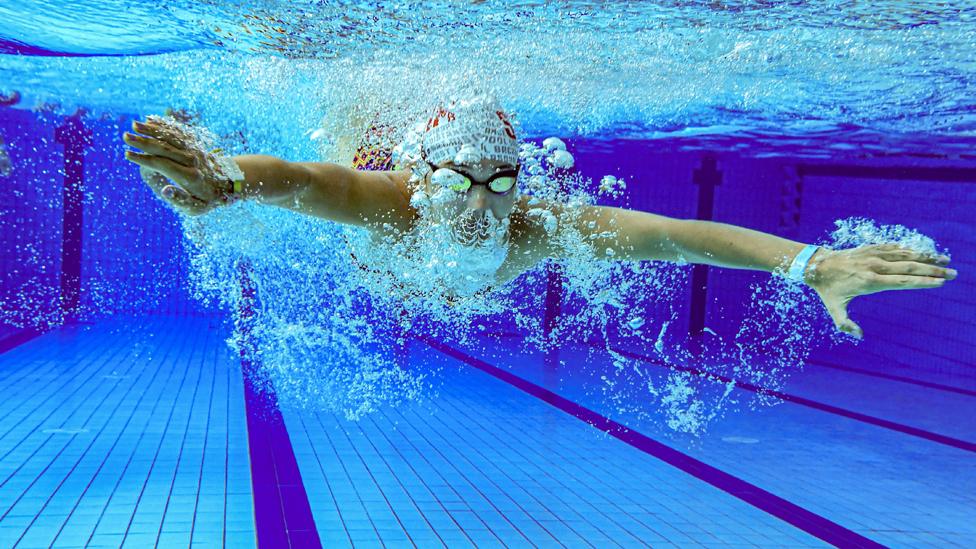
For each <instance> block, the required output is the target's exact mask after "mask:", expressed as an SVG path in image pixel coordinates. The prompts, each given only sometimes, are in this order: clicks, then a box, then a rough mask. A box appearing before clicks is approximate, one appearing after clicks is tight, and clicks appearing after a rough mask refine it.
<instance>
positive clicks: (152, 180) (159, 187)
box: [139, 166, 169, 196]
mask: <svg viewBox="0 0 976 549" xmlns="http://www.w3.org/2000/svg"><path fill="white" fill-rule="evenodd" d="M139 176H140V177H142V180H143V181H145V182H146V184H147V185H149V188H150V189H152V190H153V192H154V193H156V194H157V195H159V196H162V191H163V187H165V186H166V185H169V179H166V176H165V175H163V174H161V173H159V172H155V171H153V170H150V169H149V168H146V167H144V166H140V167H139Z"/></svg>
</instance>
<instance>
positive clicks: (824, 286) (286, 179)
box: [123, 98, 956, 338]
mask: <svg viewBox="0 0 976 549" xmlns="http://www.w3.org/2000/svg"><path fill="white" fill-rule="evenodd" d="M419 128H420V130H419V131H420V137H419V141H420V147H419V153H420V157H419V158H414V159H413V160H412V164H411V165H410V166H407V167H401V168H400V169H388V170H386V171H362V170H356V169H353V168H351V167H345V166H342V165H338V164H334V163H323V162H289V161H285V160H282V159H279V158H275V157H271V156H263V155H245V156H236V157H234V158H233V159H232V160H233V162H234V163H235V164H236V167H239V169H240V170H239V172H240V173H239V174H238V175H237V176H236V177H235V176H234V175H233V174H230V173H226V172H228V171H229V170H226V169H221V168H220V165H221V163H220V162H218V161H217V160H219V159H217V158H216V157H215V155H214V153H210V152H207V151H205V150H200V147H198V146H196V145H195V143H196V141H194V140H193V139H192V137H191V136H189V135H188V134H187V133H186V132H185V130H183V129H182V128H180V127H179V126H178V125H175V124H171V123H168V122H166V121H165V120H164V119H158V118H153V117H151V118H150V119H149V120H147V121H145V122H135V123H133V130H134V132H135V133H126V134H125V135H124V137H123V139H124V142H125V143H126V144H127V145H129V146H131V147H133V148H135V149H138V151H139V152H136V151H127V152H126V159H127V160H129V161H131V162H134V163H135V164H137V165H139V166H140V172H141V174H142V177H143V179H144V180H145V182H146V183H147V184H148V185H149V186H150V187H151V188H152V190H153V191H154V192H155V193H156V195H157V196H159V198H160V199H162V200H163V201H164V202H165V203H166V204H168V205H169V206H171V207H172V208H173V209H175V210H176V211H178V212H180V213H183V214H186V215H200V214H203V213H206V212H208V211H211V210H213V209H214V208H218V207H221V206H222V205H225V204H228V203H230V202H233V201H236V200H242V199H246V200H253V201H256V202H259V203H262V204H267V205H272V206H277V207H281V208H286V209H289V210H293V211H296V212H299V213H302V214H305V215H311V216H316V217H320V218H324V219H327V220H331V221H334V222H337V223H342V224H349V225H356V226H360V227H363V228H365V229H367V230H368V231H370V233H372V234H374V235H382V236H388V235H389V234H390V233H391V232H392V235H393V237H396V235H406V234H408V233H409V232H410V231H411V230H413V229H414V228H416V227H417V226H418V220H419V218H420V216H421V215H422V214H423V213H424V212H422V211H421V209H418V207H417V206H416V204H417V203H416V201H413V200H412V199H414V198H416V194H417V193H421V192H422V193H425V195H426V196H438V197H439V199H438V200H433V201H430V205H431V207H430V208H429V209H427V211H426V215H431V216H436V217H438V218H439V219H441V220H443V221H444V222H445V223H446V224H447V226H449V227H450V230H451V232H452V233H453V235H454V236H455V237H456V240H457V242H458V243H460V244H461V245H464V246H472V247H478V246H479V245H481V244H483V243H485V242H491V241H492V240H493V239H494V235H495V234H496V233H497V232H498V229H499V228H501V229H502V230H504V231H505V233H506V234H505V236H506V238H505V242H506V245H507V246H508V253H507V254H506V255H504V257H503V260H502V261H500V262H499V263H498V265H497V269H496V271H495V275H494V283H495V284H497V285H503V284H505V283H506V282H508V281H510V280H512V279H514V278H515V277H517V276H518V275H520V274H521V273H523V272H525V271H527V270H529V269H531V268H533V267H535V266H536V265H538V264H539V263H540V262H541V261H543V260H545V259H547V258H557V259H558V258H561V257H566V256H567V254H568V251H567V250H565V249H562V247H561V245H560V244H559V241H560V239H558V238H556V234H551V233H550V232H549V231H547V230H546V229H547V227H545V223H544V219H543V218H545V217H547V216H540V215H532V213H530V211H532V210H534V213H535V214H538V209H539V208H543V209H544V210H549V212H551V213H552V215H554V216H555V218H556V219H564V216H562V215H561V214H562V212H563V211H564V209H565V208H567V207H568V206H567V205H565V204H560V203H558V202H555V201H545V200H541V199H539V198H534V199H533V198H532V197H529V196H525V195H522V194H520V192H519V189H518V186H517V184H516V183H517V179H518V177H519V171H520V166H519V157H518V142H517V139H516V135H515V132H514V129H513V128H512V125H511V123H510V122H509V120H508V118H507V115H506V114H505V112H504V111H503V110H502V109H501V107H500V106H498V105H497V104H496V103H495V102H494V100H493V99H491V98H480V99H477V100H472V101H467V102H460V103H455V104H452V105H451V106H449V107H448V108H444V109H438V111H437V112H436V113H435V114H434V115H433V116H432V117H430V119H429V120H428V121H427V123H426V124H422V125H421V126H420V127H419ZM230 171H235V172H236V171H237V170H230ZM530 199H531V200H533V202H532V205H531V206H530ZM579 207H580V208H582V211H581V212H580V215H578V216H569V217H566V218H571V219H575V220H576V221H575V223H577V224H578V226H577V227H576V229H577V230H578V231H579V234H581V235H583V237H584V238H587V239H589V241H590V242H592V243H593V248H592V249H594V250H600V251H601V252H603V251H607V252H608V255H610V254H612V255H610V256H611V257H613V258H614V259H615V260H628V261H636V260H663V261H674V262H691V263H700V264H706V265H714V266H719V267H728V268H734V269H750V270H757V271H766V272H771V273H772V272H779V273H783V274H785V275H786V276H788V277H790V278H793V279H794V280H796V281H798V282H802V283H805V284H807V285H809V286H810V287H811V288H813V289H814V290H815V291H816V293H817V294H818V295H819V297H820V299H821V300H822V301H823V304H824V306H825V307H826V309H827V312H828V313H829V314H830V316H831V318H832V320H833V322H834V325H835V327H836V328H837V329H838V330H840V331H841V332H844V333H847V334H849V335H851V336H854V337H857V338H861V337H863V332H862V330H861V327H860V326H858V325H857V324H856V323H855V322H853V321H852V320H851V319H850V318H849V316H848V314H847V307H848V304H849V303H850V301H851V300H852V299H854V298H855V297H858V296H862V295H867V294H873V293H877V292H881V291H886V290H907V289H922V288H938V287H940V286H942V285H944V284H945V283H946V281H949V280H953V279H954V278H956V271H955V270H953V269H950V268H948V267H947V265H948V262H949V258H948V257H946V256H942V255H937V254H927V253H921V252H918V251H915V250H912V249H909V248H905V247H900V246H898V245H894V244H885V245H868V246H861V247H857V248H851V249H843V250H831V249H827V248H823V247H817V246H812V245H805V244H804V243H801V242H795V241H791V240H788V239H785V238H780V237H778V236H774V235H772V234H767V233H762V232H759V231H755V230H751V229H747V228H744V227H738V226H734V225H729V224H725V223H718V222H712V221H699V220H687V219H676V218H670V217H665V216H661V215H656V214H653V213H648V212H641V211H635V210H628V209H623V208H615V207H608V206H595V205H587V206H579ZM549 217H552V216H549ZM550 228H551V227H550ZM557 232H558V229H557ZM600 258H601V259H606V258H607V256H603V255H602V254H601V256H600Z"/></svg>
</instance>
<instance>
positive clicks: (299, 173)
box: [234, 155, 409, 226]
mask: <svg viewBox="0 0 976 549" xmlns="http://www.w3.org/2000/svg"><path fill="white" fill-rule="evenodd" d="M234 161H235V162H237V165H238V166H239V167H240V168H241V171H242V172H244V177H245V180H244V183H243V185H242V194H243V196H244V197H245V198H250V199H254V200H256V201H258V202H261V203H264V204H270V205H273V206H278V207H281V208H287V209H289V210H293V211H296V212H299V213H303V214H306V215H312V216H315V217H320V218H323V219H328V220H330V221H335V222H337V223H343V224H348V225H359V226H367V225H373V224H376V223H383V222H389V223H391V224H393V225H400V224H401V223H402V222H401V217H402V214H404V212H405V211H406V210H407V209H408V206H409V199H408V198H407V197H406V196H405V195H404V193H403V192H402V191H401V189H402V188H403V186H402V185H401V184H400V183H401V181H400V180H401V179H404V178H405V177H406V176H407V175H409V174H408V173H405V172H367V171H358V170H354V169H352V168H347V167H345V166H340V165H338V164H332V163H328V162H288V161H286V160H282V159H280V158H275V157H273V156H264V155H245V156H237V157H235V158H234Z"/></svg>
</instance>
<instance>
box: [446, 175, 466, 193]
mask: <svg viewBox="0 0 976 549" xmlns="http://www.w3.org/2000/svg"><path fill="white" fill-rule="evenodd" d="M470 188H471V178H469V177H465V176H463V175H462V176H461V180H460V181H458V182H457V183H454V184H452V185H451V190H452V191H456V192H459V193H463V192H464V191H466V190H468V189H470Z"/></svg>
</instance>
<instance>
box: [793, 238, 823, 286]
mask: <svg viewBox="0 0 976 549" xmlns="http://www.w3.org/2000/svg"><path fill="white" fill-rule="evenodd" d="M819 249H820V246H817V245H816V244H809V245H807V246H806V247H804V248H803V249H802V250H800V253H798V254H796V257H794V258H793V262H792V263H790V268H789V270H787V271H786V278H788V279H790V280H793V281H795V282H803V272H804V271H805V270H806V268H807V264H809V263H810V258H811V257H813V254H815V253H817V250H819Z"/></svg>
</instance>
